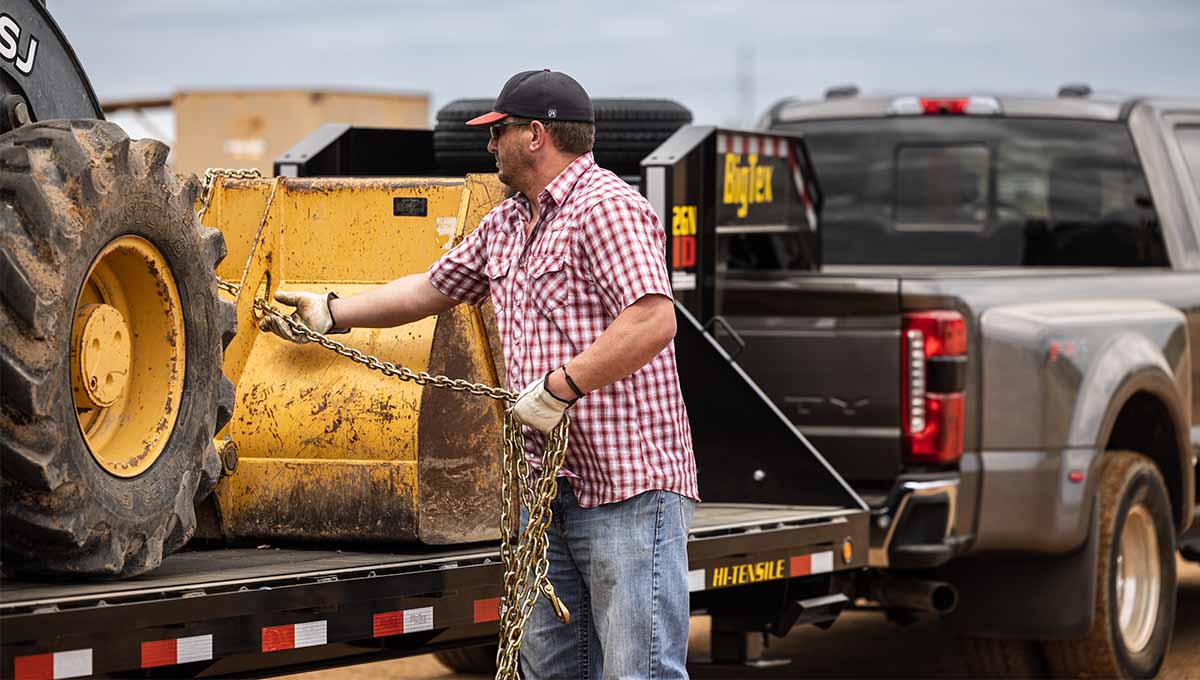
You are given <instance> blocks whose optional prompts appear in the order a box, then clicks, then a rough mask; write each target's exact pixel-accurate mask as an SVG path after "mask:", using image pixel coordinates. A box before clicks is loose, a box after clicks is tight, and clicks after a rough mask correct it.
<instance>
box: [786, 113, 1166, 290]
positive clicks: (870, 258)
mask: <svg viewBox="0 0 1200 680" xmlns="http://www.w3.org/2000/svg"><path fill="white" fill-rule="evenodd" d="M777 127H779V128H781V129H787V130H799V131H801V132H804V133H805V137H806V140H807V143H808V148H809V151H810V153H811V154H812V158H813V164H814V166H815V168H816V173H817V177H818V179H819V180H820V183H821V188H822V190H823V192H824V194H825V209H824V213H823V215H822V220H821V248H822V260H823V262H824V263H826V264H879V265H949V266H1102V267H1103V266H1129V267H1156V266H1167V264H1168V261H1167V255H1166V249H1165V247H1164V245H1163V239H1162V233H1161V230H1160V229H1159V224H1158V217H1157V215H1156V213H1155V211H1154V206H1153V203H1152V202H1151V200H1150V192H1149V190H1148V189H1147V187H1146V180H1145V177H1144V175H1143V173H1142V169H1141V166H1140V165H1139V163H1138V159H1137V154H1136V153H1135V151H1134V148H1133V141H1132V140H1131V139H1130V136H1129V132H1128V130H1127V129H1126V128H1125V126H1124V125H1122V124H1119V123H1109V122H1102V121H1082V120H1061V119H1054V120H1050V119H1045V120H1044V119H1016V118H1009V119H1005V118H982V117H946V116H938V117H923V118H885V119H863V120H841V121H811V122H801V123H792V124H787V123H784V124H780V125H778V126H777Z"/></svg>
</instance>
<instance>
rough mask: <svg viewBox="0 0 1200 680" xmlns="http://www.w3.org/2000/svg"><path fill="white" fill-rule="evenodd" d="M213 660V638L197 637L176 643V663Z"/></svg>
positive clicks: (207, 636) (180, 639)
mask: <svg viewBox="0 0 1200 680" xmlns="http://www.w3.org/2000/svg"><path fill="white" fill-rule="evenodd" d="M212 658H213V636H212V635H197V636H195V637H185V638H179V639H178V640H176V641H175V663H189V662H191V661H208V660H210V659H212Z"/></svg>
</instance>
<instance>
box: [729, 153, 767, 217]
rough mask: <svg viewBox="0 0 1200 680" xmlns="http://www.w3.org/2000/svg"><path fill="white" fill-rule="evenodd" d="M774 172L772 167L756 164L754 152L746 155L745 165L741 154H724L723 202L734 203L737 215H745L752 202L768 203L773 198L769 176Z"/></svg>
mask: <svg viewBox="0 0 1200 680" xmlns="http://www.w3.org/2000/svg"><path fill="white" fill-rule="evenodd" d="M774 172H775V168H774V167H772V166H770V165H759V164H758V154H756V153H752V154H747V155H746V164H745V165H742V156H741V154H736V153H727V154H725V194H724V196H723V198H722V200H723V202H724V203H725V205H736V206H737V207H738V209H737V216H738V217H745V216H746V213H747V212H749V210H750V205H751V204H752V203H770V202H771V201H773V200H774V197H773V196H772V195H771V177H772V175H773V174H774Z"/></svg>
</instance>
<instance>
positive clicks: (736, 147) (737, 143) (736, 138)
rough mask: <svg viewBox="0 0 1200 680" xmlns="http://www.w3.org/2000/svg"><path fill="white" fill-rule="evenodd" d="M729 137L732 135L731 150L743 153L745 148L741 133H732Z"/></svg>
mask: <svg viewBox="0 0 1200 680" xmlns="http://www.w3.org/2000/svg"><path fill="white" fill-rule="evenodd" d="M731 137H732V141H733V144H732V146H733V148H732V149H731V151H732V152H733V153H736V154H741V153H743V149H744V148H745V142H744V141H743V139H742V136H741V135H732V136H731Z"/></svg>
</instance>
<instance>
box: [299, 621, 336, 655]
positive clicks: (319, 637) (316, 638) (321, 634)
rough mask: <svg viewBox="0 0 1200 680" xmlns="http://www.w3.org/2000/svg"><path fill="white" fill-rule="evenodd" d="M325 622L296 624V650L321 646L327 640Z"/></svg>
mask: <svg viewBox="0 0 1200 680" xmlns="http://www.w3.org/2000/svg"><path fill="white" fill-rule="evenodd" d="M326 624H327V622H325V621H309V622H308V623H297V624H296V648H297V649H299V648H300V647H315V646H317V645H323V644H325V642H326V641H327V640H328V639H329V638H328V637H327V635H326V630H327V625H326Z"/></svg>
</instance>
